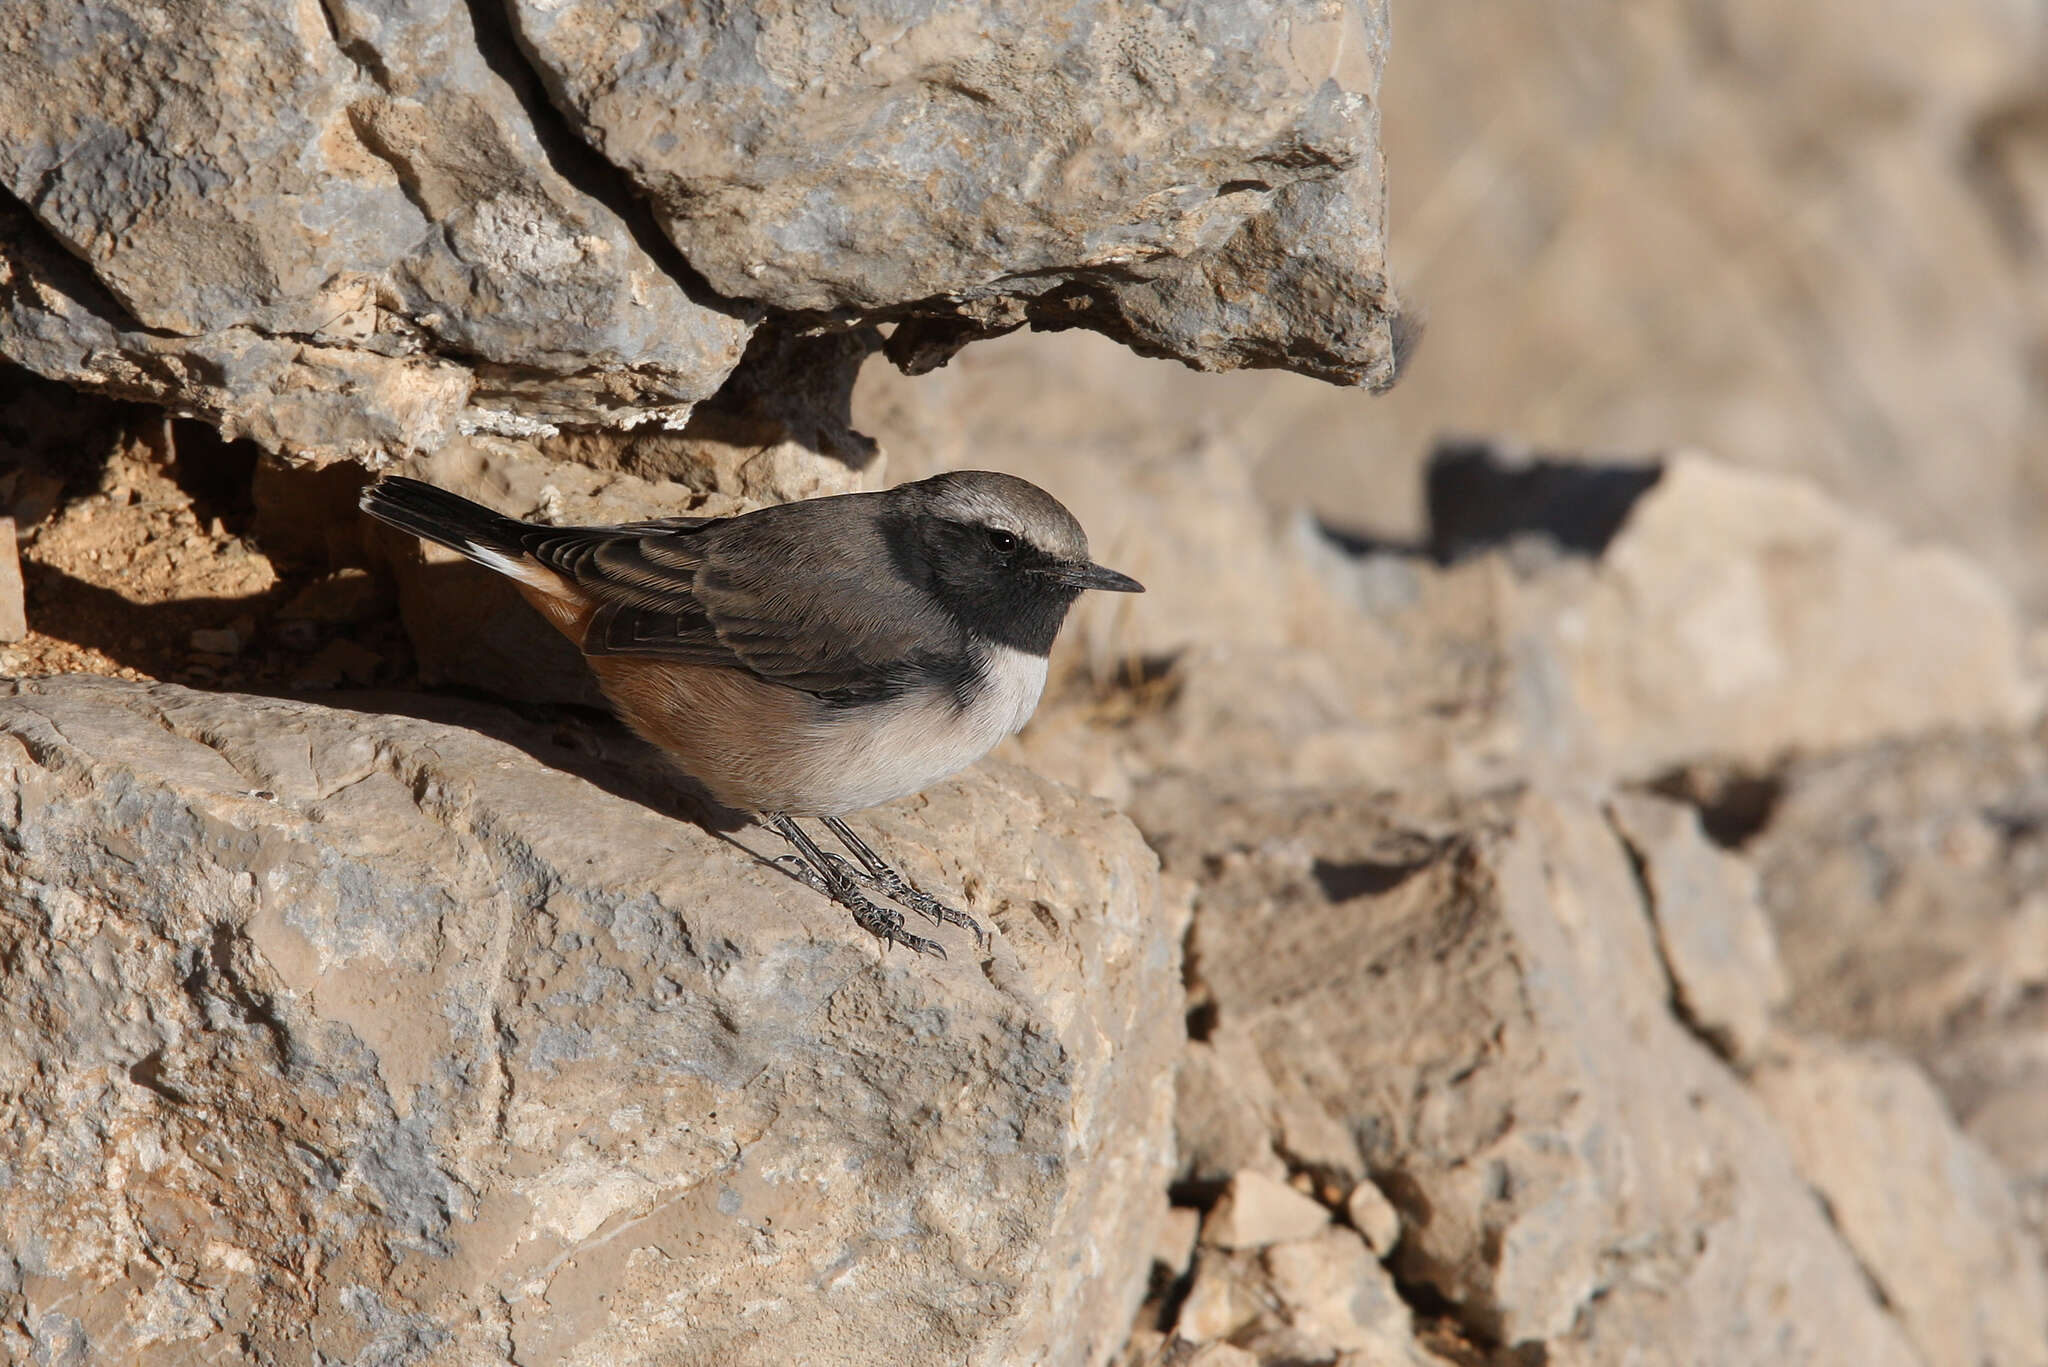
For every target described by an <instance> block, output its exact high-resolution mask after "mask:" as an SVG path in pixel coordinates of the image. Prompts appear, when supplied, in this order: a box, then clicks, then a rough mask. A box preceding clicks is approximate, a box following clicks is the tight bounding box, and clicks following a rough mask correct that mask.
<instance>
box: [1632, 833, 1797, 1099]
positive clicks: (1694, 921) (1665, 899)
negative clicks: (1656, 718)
mask: <svg viewBox="0 0 2048 1367" xmlns="http://www.w3.org/2000/svg"><path fill="white" fill-rule="evenodd" d="M1608 815H1609V817H1610V818H1611V819H1612V820H1613V822H1614V824H1615V828H1616V830H1618V831H1619V832H1620V834H1621V838H1622V839H1623V840H1624V841H1625V842H1627V844H1628V849H1629V855H1630V857H1631V858H1632V859H1633V860H1634V861H1635V866H1636V872H1637V874H1638V876H1639V877H1640V878H1641V879H1642V884H1643V892H1644V895H1645V898H1646V900H1647V901H1648V904H1649V907H1650V912H1651V915H1652V917H1653V918H1654V920H1655V924H1656V932H1657V951H1658V953H1659V954H1660V955H1661V956H1662V958H1663V960H1664V968H1665V971H1666V972H1668V973H1669V974H1670V975H1671V988H1672V995H1673V998H1674V1000H1673V1005H1674V1006H1675V1007H1676V1009H1677V1010H1678V1012H1679V1013H1680V1014H1681V1015H1682V1016H1683V1017H1684V1018H1685V1020H1686V1022H1687V1024H1689V1025H1690V1026H1691V1027H1692V1028H1693V1029H1694V1030H1695V1031H1697V1032H1698V1033H1699V1034H1701V1035H1702V1036H1703V1037H1705V1038H1706V1039H1707V1040H1709V1041H1710V1042H1712V1044H1713V1045H1714V1047H1715V1048H1716V1049H1718V1050H1719V1051H1720V1052H1721V1053H1722V1054H1723V1055H1725V1056H1726V1057H1728V1058H1730V1059H1733V1060H1736V1061H1737V1062H1748V1061H1750V1060H1753V1059H1754V1058H1755V1057H1756V1055H1757V1051H1758V1050H1759V1049H1760V1048H1761V1047H1762V1045H1763V1043H1764V1041H1765V1039H1766V1038H1767V1037H1768V1035H1769V1033H1770V1028H1771V1012H1772V1010H1773V1009H1774V1008H1775V1007H1777V1006H1778V1005H1779V1004H1780V1003H1782V1002H1783V1000H1784V998H1785V974H1784V970H1783V969H1782V968H1781V967H1780V966H1779V964H1778V946H1777V941H1776V940H1775V939H1774V938H1773V936H1772V934H1771V925H1770V922H1769V920H1768V919H1766V918H1765V916H1764V909H1763V905H1762V903H1760V902H1759V901H1758V899H1757V876H1756V869H1755V868H1754V867H1753V866H1752V865H1751V864H1750V863H1749V862H1748V861H1747V860H1744V859H1742V858H1740V857H1739V856H1737V855H1735V854H1732V853H1730V852H1729V851H1727V850H1723V849H1719V848H1717V847H1716V846H1714V845H1713V844H1712V843H1711V842H1709V841H1708V839H1707V837H1706V834H1705V832H1704V831H1702V830H1701V829H1700V819H1699V813H1698V812H1697V811H1696V810H1694V809H1693V808H1691V807H1689V806H1686V805H1685V804H1683V803H1680V802H1675V801H1672V800H1670V799H1668V798H1661V797H1650V796H1646V795H1644V794H1640V793H1629V794H1625V795H1623V796H1621V797H1618V798H1616V799H1615V800H1614V801H1613V802H1612V803H1610V804H1609V805H1608Z"/></svg>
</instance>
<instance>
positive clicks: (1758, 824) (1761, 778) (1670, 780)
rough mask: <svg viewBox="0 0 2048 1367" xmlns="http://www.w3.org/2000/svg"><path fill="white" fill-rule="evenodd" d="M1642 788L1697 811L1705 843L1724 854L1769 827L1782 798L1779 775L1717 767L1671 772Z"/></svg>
mask: <svg viewBox="0 0 2048 1367" xmlns="http://www.w3.org/2000/svg"><path fill="white" fill-rule="evenodd" d="M1644 786H1645V787H1646V788H1647V789H1648V790H1649V791H1650V792H1653V793H1655V794H1657V795H1658V796H1659V797H1668V798H1670V799H1671V800H1673V801H1674V802H1683V803H1685V804H1686V805H1687V806H1689V807H1691V808H1693V809H1694V810H1696V811H1698V812H1699V814H1700V828H1701V829H1702V830H1704V831H1705V832H1706V833H1707V838H1708V839H1710V840H1712V841H1713V842H1714V843H1715V844H1716V845H1719V846H1720V847H1721V848H1722V849H1726V850H1740V849H1741V848H1742V847H1743V846H1744V845H1747V844H1748V843H1749V842H1750V841H1751V840H1752V839H1754V838H1755V837H1756V836H1757V835H1758V834H1760V833H1761V832H1762V831H1763V829H1764V828H1765V827H1766V826H1769V825H1770V824H1771V817H1772V816H1773V815H1775V814H1776V812H1777V810H1778V803H1779V801H1780V800H1781V799H1782V798H1783V797H1784V795H1785V780H1784V777H1783V776H1782V775H1780V774H1777V773H1757V772H1753V771H1751V770H1746V769H1736V768H1726V767H1721V766H1716V765H1692V766H1688V767H1686V768H1681V769H1673V770H1670V771H1668V772H1666V773H1664V774H1660V775H1658V776H1657V777H1656V778H1654V779H1652V780H1650V782H1649V783H1647V784H1646V785H1644Z"/></svg>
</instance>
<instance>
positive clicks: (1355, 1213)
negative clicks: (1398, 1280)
mask: <svg viewBox="0 0 2048 1367" xmlns="http://www.w3.org/2000/svg"><path fill="white" fill-rule="evenodd" d="M1344 1218H1346V1219H1347V1220H1349V1221H1351V1227H1352V1228H1353V1229H1355V1230H1357V1231H1358V1232H1359V1234H1361V1235H1362V1236H1364V1238H1365V1246H1366V1247H1367V1248H1369V1249H1371V1250H1372V1251H1373V1254H1374V1256H1376V1257H1381V1258H1384V1257H1386V1256H1387V1255H1388V1254H1389V1253H1392V1252H1393V1251H1394V1245H1395V1244H1397V1243H1399V1242H1401V1212H1400V1211H1398V1210H1396V1209H1394V1203H1393V1202H1392V1201H1389V1200H1388V1199H1387V1197H1386V1193H1385V1192H1383V1191H1381V1190H1380V1189H1379V1187H1378V1186H1377V1185H1376V1184H1375V1183H1373V1182H1370V1181H1365V1182H1360V1183H1359V1184H1358V1185H1356V1186H1354V1187H1353V1188H1351V1195H1349V1196H1348V1197H1346V1198H1345V1199H1344Z"/></svg>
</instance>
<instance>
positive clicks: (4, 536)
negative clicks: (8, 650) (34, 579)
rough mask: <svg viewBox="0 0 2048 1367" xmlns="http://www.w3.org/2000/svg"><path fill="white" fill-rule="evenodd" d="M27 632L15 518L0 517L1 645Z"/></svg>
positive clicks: (25, 603) (25, 606)
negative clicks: (16, 543) (15, 539)
mask: <svg viewBox="0 0 2048 1367" xmlns="http://www.w3.org/2000/svg"><path fill="white" fill-rule="evenodd" d="M26 635H28V604H27V599H26V598H25V597H24V596H23V585H22V582H21V553H20V551H19V550H18V549H17V548H16V546H15V541H14V519H13V518H11V517H0V644H5V643H9V642H13V641H19V640H20V639H21V638H22V637H24V636H26Z"/></svg>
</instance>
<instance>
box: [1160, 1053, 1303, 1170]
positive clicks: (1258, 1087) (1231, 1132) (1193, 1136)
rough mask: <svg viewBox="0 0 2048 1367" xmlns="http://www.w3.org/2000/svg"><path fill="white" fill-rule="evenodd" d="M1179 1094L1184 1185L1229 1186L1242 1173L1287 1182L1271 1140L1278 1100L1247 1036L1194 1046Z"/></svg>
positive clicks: (1186, 1056) (1183, 1062)
mask: <svg viewBox="0 0 2048 1367" xmlns="http://www.w3.org/2000/svg"><path fill="white" fill-rule="evenodd" d="M1174 1090H1175V1098H1176V1100H1175V1105H1174V1113H1173V1131H1174V1141H1175V1142H1174V1149H1175V1154H1176V1157H1177V1159H1178V1162H1179V1164H1180V1177H1181V1180H1182V1181H1184V1182H1209V1183H1221V1182H1227V1181H1229V1180H1230V1178H1231V1177H1232V1175H1234V1174H1236V1173H1238V1172H1240V1171H1256V1172H1258V1173H1260V1174H1261V1175H1262V1176H1265V1177H1270V1178H1272V1179H1274V1180H1275V1181H1284V1180H1285V1179H1286V1177H1287V1165H1286V1164H1285V1163H1283V1162H1281V1161H1280V1155H1279V1154H1278V1153H1277V1152H1275V1151H1274V1148H1273V1138H1272V1135H1273V1109H1274V1106H1275V1104H1276V1102H1277V1100H1278V1098H1277V1097H1276V1096H1275V1094H1274V1091H1273V1083H1272V1079H1270V1078H1268V1077H1267V1076H1266V1069H1265V1065H1264V1064H1263V1063H1261V1062H1260V1061H1259V1053H1258V1048H1257V1046H1256V1045H1254V1044H1253V1043H1252V1041H1251V1039H1250V1038H1249V1037H1248V1036H1246V1035H1245V1034H1244V1033H1243V1032H1241V1031H1219V1032H1216V1033H1215V1034H1212V1035H1211V1036H1210V1038H1208V1039H1206V1040H1191V1041H1189V1043H1188V1045H1187V1047H1186V1048H1185V1049H1184V1050H1183V1051H1182V1053H1181V1056H1180V1069H1179V1072H1178V1073H1177V1074H1176V1077H1175V1088H1174Z"/></svg>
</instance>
